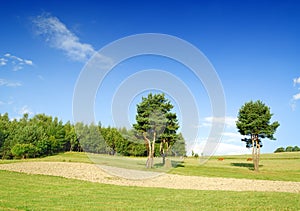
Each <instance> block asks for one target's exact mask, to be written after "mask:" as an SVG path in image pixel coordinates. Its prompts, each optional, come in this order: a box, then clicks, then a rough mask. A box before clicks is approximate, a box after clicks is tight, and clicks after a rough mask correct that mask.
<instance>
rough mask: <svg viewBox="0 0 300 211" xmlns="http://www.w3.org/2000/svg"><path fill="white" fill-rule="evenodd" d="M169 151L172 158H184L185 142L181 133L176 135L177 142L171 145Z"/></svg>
mask: <svg viewBox="0 0 300 211" xmlns="http://www.w3.org/2000/svg"><path fill="white" fill-rule="evenodd" d="M171 150H172V155H173V156H186V146H185V140H184V138H183V136H182V134H181V133H179V134H178V137H177V140H176V141H175V143H174V144H173V146H172V148H171Z"/></svg>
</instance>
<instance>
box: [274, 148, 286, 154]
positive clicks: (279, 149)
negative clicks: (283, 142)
mask: <svg viewBox="0 0 300 211" xmlns="http://www.w3.org/2000/svg"><path fill="white" fill-rule="evenodd" d="M284 151H285V149H284V148H283V147H279V148H277V149H276V150H275V151H274V152H275V153H277V152H284Z"/></svg>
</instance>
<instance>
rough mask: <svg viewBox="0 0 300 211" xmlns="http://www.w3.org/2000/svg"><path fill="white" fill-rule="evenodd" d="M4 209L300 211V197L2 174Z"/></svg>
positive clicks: (0, 200) (0, 193) (0, 204)
mask: <svg viewBox="0 0 300 211" xmlns="http://www.w3.org/2000/svg"><path fill="white" fill-rule="evenodd" d="M0 210H300V204H299V194H296V193H274V192H232V191H197V190H172V189H163V188H141V187H125V186H114V185H105V184H99V183H92V182H86V181H79V180H73V179H65V178H61V177H53V176H44V175H28V174H24V173H16V172H8V171H0Z"/></svg>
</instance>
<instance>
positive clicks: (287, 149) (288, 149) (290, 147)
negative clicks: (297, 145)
mask: <svg viewBox="0 0 300 211" xmlns="http://www.w3.org/2000/svg"><path fill="white" fill-rule="evenodd" d="M285 151H286V152H292V151H293V147H292V146H288V147H286V148H285Z"/></svg>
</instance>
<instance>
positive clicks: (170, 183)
mask: <svg viewBox="0 0 300 211" xmlns="http://www.w3.org/2000/svg"><path fill="white" fill-rule="evenodd" d="M0 170H8V171H16V172H23V173H28V174H42V175H53V176H61V177H66V178H72V179H79V180H86V181H91V182H99V183H105V184H113V185H123V186H140V187H162V188H172V189H194V190H230V191H272V192H292V193H300V182H285V181H267V180H250V179H232V178H219V177H218V178H216V177H199V176H181V175H174V174H158V173H151V174H148V173H147V174H145V172H144V171H136V170H132V171H129V170H126V169H121V168H116V167H107V166H106V167H105V166H97V165H94V164H85V163H68V162H20V163H12V164H1V165H0ZM115 175H119V176H115ZM120 175H123V176H121V177H120ZM147 177H148V178H147ZM142 178H143V179H142Z"/></svg>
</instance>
